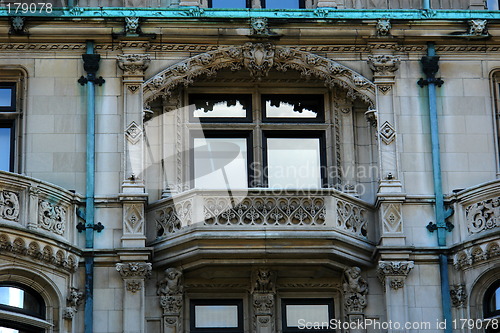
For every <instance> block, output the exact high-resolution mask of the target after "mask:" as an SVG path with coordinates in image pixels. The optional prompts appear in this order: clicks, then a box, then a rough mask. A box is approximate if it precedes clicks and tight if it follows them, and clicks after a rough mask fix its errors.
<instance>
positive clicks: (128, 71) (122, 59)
mask: <svg viewBox="0 0 500 333" xmlns="http://www.w3.org/2000/svg"><path fill="white" fill-rule="evenodd" d="M117 61H118V67H120V69H122V70H123V72H124V74H125V75H135V76H137V75H140V76H142V75H144V71H145V70H146V69H147V68H148V66H149V63H150V62H151V57H150V56H149V54H123V55H121V54H119V55H118V56H117Z"/></svg>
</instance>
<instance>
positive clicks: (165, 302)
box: [160, 295, 183, 316]
mask: <svg viewBox="0 0 500 333" xmlns="http://www.w3.org/2000/svg"><path fill="white" fill-rule="evenodd" d="M182 303H183V301H182V295H171V296H161V297H160V306H161V307H162V308H163V314H164V315H167V316H180V314H181V310H182Z"/></svg>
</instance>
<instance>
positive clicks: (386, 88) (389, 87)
mask: <svg viewBox="0 0 500 333" xmlns="http://www.w3.org/2000/svg"><path fill="white" fill-rule="evenodd" d="M377 87H378V91H380V92H381V93H382V94H384V95H386V94H387V93H388V92H389V91H391V90H392V84H377Z"/></svg>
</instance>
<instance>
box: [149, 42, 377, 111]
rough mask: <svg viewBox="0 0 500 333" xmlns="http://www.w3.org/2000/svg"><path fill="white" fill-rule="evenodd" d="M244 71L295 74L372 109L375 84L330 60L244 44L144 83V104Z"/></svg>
mask: <svg viewBox="0 0 500 333" xmlns="http://www.w3.org/2000/svg"><path fill="white" fill-rule="evenodd" d="M224 68H229V69H231V70H233V71H238V70H241V69H246V70H248V71H249V72H250V76H251V77H252V78H254V79H256V80H259V79H261V78H263V77H266V76H267V75H268V74H269V72H270V70H271V69H276V70H278V71H281V72H286V71H288V70H295V71H298V72H299V73H300V74H301V75H302V76H303V77H305V78H318V79H320V80H322V81H323V82H324V84H325V85H326V86H327V87H331V88H333V87H340V88H342V89H344V90H345V91H346V92H347V97H348V98H350V99H351V100H358V99H359V100H361V101H363V102H365V103H367V104H368V105H369V106H370V107H374V106H375V104H376V103H375V99H376V97H375V84H373V83H372V82H371V81H369V80H368V79H366V78H365V77H364V76H362V75H361V74H359V73H357V72H355V71H353V70H351V69H349V68H347V67H346V66H343V65H341V64H339V63H337V62H335V61H333V60H331V59H328V58H325V57H321V56H319V55H316V54H313V53H310V52H305V51H300V50H298V49H295V48H290V47H285V46H275V45H273V44H271V43H250V42H249V43H246V44H244V45H242V46H227V47H220V48H219V49H217V50H214V51H209V52H207V53H202V54H199V55H196V56H194V57H191V58H188V59H186V60H184V61H181V62H179V63H177V64H174V65H172V66H170V67H168V68H166V69H164V70H163V71H161V72H159V73H158V74H156V75H155V76H153V77H152V78H150V79H149V80H147V81H146V82H145V83H144V103H145V106H146V108H148V105H149V103H150V102H151V101H152V100H154V99H155V98H156V97H158V96H160V95H167V96H168V95H170V94H171V91H172V90H173V89H175V88H176V87H177V86H178V85H180V84H183V85H186V86H187V85H190V84H192V83H193V82H194V79H195V78H197V77H199V76H202V75H207V76H212V75H216V74H217V72H218V71H219V70H221V69H224Z"/></svg>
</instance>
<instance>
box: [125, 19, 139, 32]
mask: <svg viewBox="0 0 500 333" xmlns="http://www.w3.org/2000/svg"><path fill="white" fill-rule="evenodd" d="M138 28H139V18H138V17H126V18H125V30H126V32H127V33H128V34H136V33H137V29H138Z"/></svg>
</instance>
